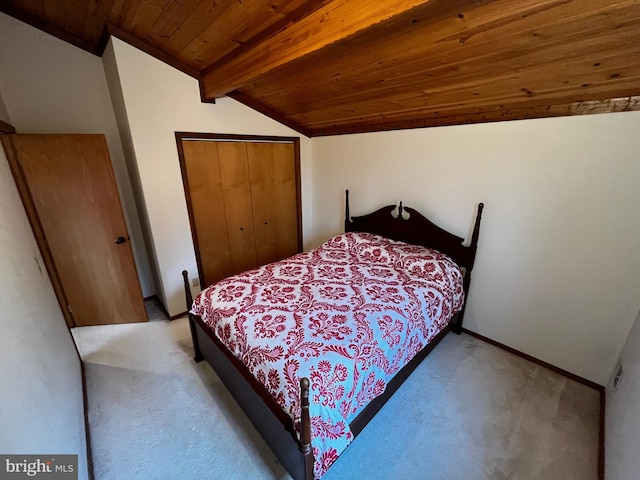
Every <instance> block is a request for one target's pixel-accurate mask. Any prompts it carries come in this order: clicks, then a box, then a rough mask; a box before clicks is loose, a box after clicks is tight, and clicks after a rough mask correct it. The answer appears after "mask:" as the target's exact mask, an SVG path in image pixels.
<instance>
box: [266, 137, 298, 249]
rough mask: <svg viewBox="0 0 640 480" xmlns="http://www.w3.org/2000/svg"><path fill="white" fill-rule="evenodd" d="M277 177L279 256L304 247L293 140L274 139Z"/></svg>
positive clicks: (275, 200)
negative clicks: (300, 230)
mask: <svg viewBox="0 0 640 480" xmlns="http://www.w3.org/2000/svg"><path fill="white" fill-rule="evenodd" d="M272 148H273V181H274V203H275V210H276V218H277V220H276V224H277V229H276V233H277V239H278V240H277V245H278V251H277V257H278V258H286V257H290V256H291V255H295V254H296V253H298V252H299V251H300V247H301V245H300V242H299V228H298V227H299V226H298V221H299V220H298V218H299V217H298V193H297V184H298V179H297V177H296V162H295V149H294V145H293V144H292V143H274V144H272Z"/></svg>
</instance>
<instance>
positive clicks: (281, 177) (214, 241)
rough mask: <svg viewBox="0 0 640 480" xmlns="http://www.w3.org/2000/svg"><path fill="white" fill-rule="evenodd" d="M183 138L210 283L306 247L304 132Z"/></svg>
mask: <svg viewBox="0 0 640 480" xmlns="http://www.w3.org/2000/svg"><path fill="white" fill-rule="evenodd" d="M176 138H177V142H178V150H179V154H180V167H181V170H182V179H183V184H184V189H185V196H186V200H187V207H188V210H189V220H190V223H191V232H192V235H193V241H194V247H195V250H196V258H197V262H198V272H199V275H200V283H201V285H202V287H203V288H204V287H206V286H208V285H211V284H212V283H214V282H217V281H218V280H221V279H223V278H225V277H228V276H230V275H235V274H237V273H240V272H243V271H245V270H249V269H251V268H255V267H257V266H260V265H264V264H267V263H270V262H273V261H276V260H281V259H283V258H286V257H289V256H291V255H294V254H296V253H298V252H300V251H301V248H302V241H301V240H302V234H301V221H300V218H301V213H300V203H301V202H300V160H299V143H298V142H299V141H298V139H297V138H289V137H285V138H283V137H254V136H252V137H247V136H224V137H222V136H217V135H203V134H197V135H194V134H182V133H177V134H176Z"/></svg>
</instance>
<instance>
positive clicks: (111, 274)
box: [2, 135, 147, 326]
mask: <svg viewBox="0 0 640 480" xmlns="http://www.w3.org/2000/svg"><path fill="white" fill-rule="evenodd" d="M2 143H3V145H4V147H5V151H6V152H7V157H8V159H9V163H10V165H11V169H12V171H13V174H14V177H15V178H16V183H17V184H18V188H19V190H20V194H21V196H22V199H23V202H24V204H25V208H26V209H27V213H28V215H29V219H30V221H31V224H32V227H33V228H34V232H35V234H36V239H37V240H38V245H39V246H40V250H41V251H42V254H43V258H44V259H45V262H46V263H47V269H48V271H49V275H50V276H51V277H52V283H53V284H54V289H55V290H56V295H57V296H58V300H59V301H60V303H61V306H62V309H63V312H64V313H65V317H66V318H67V321H68V322H69V323H70V326H84V325H102V324H113V323H130V322H143V321H146V320H147V315H146V312H145V308H144V303H143V299H142V292H141V289H140V284H139V281H138V275H137V272H136V267H135V264H134V261H133V254H132V252H131V247H130V244H129V241H128V238H129V236H128V233H127V229H126V225H125V222H124V217H123V213H122V208H121V205H120V199H119V197H118V191H117V188H116V184H115V180H114V176H113V170H112V167H111V160H110V158H109V152H108V149H107V144H106V141H105V138H104V136H103V135H7V136H4V137H3V139H2Z"/></svg>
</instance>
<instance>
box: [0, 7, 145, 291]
mask: <svg viewBox="0 0 640 480" xmlns="http://www.w3.org/2000/svg"><path fill="white" fill-rule="evenodd" d="M0 92H1V93H2V96H3V98H4V103H5V105H6V110H7V111H8V115H9V116H10V117H11V120H12V124H13V126H14V127H16V129H17V131H18V133H102V134H104V135H105V136H106V139H107V144H108V146H109V153H110V154H111V160H112V163H113V167H114V174H115V177H116V182H117V184H118V190H119V192H120V198H121V201H122V207H123V210H124V214H125V220H126V222H127V226H128V229H129V235H130V236H131V245H132V249H133V254H134V259H135V262H136V267H137V269H138V275H139V278H140V286H141V287H142V292H143V295H144V296H150V295H153V294H154V293H155V287H154V285H153V280H152V277H151V272H150V267H149V260H148V258H147V254H146V249H145V246H144V241H143V237H142V231H141V228H140V222H139V219H138V213H137V210H136V205H135V202H134V198H133V193H132V190H131V185H130V183H129V176H128V173H127V170H126V165H125V162H124V154H123V150H122V145H121V143H120V138H119V135H118V129H117V124H116V120H115V116H114V113H113V107H112V105H111V99H110V96H109V90H108V88H107V82H106V80H105V76H104V71H103V68H102V61H101V59H100V58H98V57H96V56H94V55H91V54H89V53H87V52H85V51H83V50H81V49H79V48H77V47H74V46H72V45H70V44H68V43H65V42H63V41H62V40H58V39H57V38H55V37H53V36H51V35H48V34H46V33H44V32H41V31H39V30H37V29H35V28H33V27H31V26H29V25H27V24H25V23H22V22H20V21H18V20H16V19H14V18H12V17H9V16H8V15H5V14H3V13H0Z"/></svg>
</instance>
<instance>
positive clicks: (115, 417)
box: [73, 318, 599, 480]
mask: <svg viewBox="0 0 640 480" xmlns="http://www.w3.org/2000/svg"><path fill="white" fill-rule="evenodd" d="M73 335H74V338H75V339H76V342H77V344H78V348H79V350H80V353H81V355H82V358H83V360H84V362H85V369H86V378H87V392H88V399H89V421H90V433H91V443H92V449H93V461H94V470H95V478H96V480H121V479H125V480H134V479H135V480H138V479H139V480H153V479H167V480H169V479H171V480H174V479H203V480H204V479H288V478H290V477H289V475H288V474H287V473H286V471H285V470H284V468H283V467H282V466H281V465H280V464H279V463H278V461H277V460H276V458H275V456H274V455H273V454H272V453H271V451H270V450H269V448H268V447H267V446H266V444H265V443H264V441H263V440H262V438H261V437H260V436H259V434H258V433H257V432H256V431H255V430H254V429H253V427H252V426H251V423H250V422H249V421H248V420H247V419H246V417H245V416H244V414H243V413H242V411H241V410H240V409H239V407H238V406H237V405H236V403H235V402H234V400H233V398H232V397H231V396H230V395H229V394H228V392H227V391H226V389H225V387H224V385H223V384H222V383H221V382H220V380H219V379H218V378H217V376H216V374H215V373H214V372H213V370H212V369H211V367H210V366H209V365H208V364H207V363H206V362H202V363H200V364H196V363H194V362H193V360H192V356H193V352H192V347H191V343H190V335H189V328H188V323H187V319H186V318H181V319H178V320H174V321H172V322H168V321H154V322H149V323H143V324H122V325H107V326H97V327H80V328H76V329H74V330H73ZM598 425H599V394H598V392H596V391H595V390H593V389H591V388H589V387H586V386H584V385H582V384H579V383H576V382H574V381H571V380H569V379H567V378H565V377H562V376H560V375H558V374H556V373H553V372H551V371H549V370H546V369H544V368H541V367H539V366H537V365H535V364H533V363H530V362H528V361H526V360H523V359H521V358H519V357H517V356H514V355H512V354H509V353H507V352H505V351H503V350H501V349H498V348H496V347H494V346H491V345H488V344H486V343H485V342H482V341H481V340H478V339H476V338H473V337H471V336H469V335H466V334H462V335H461V336H457V335H454V334H449V335H447V336H446V337H445V338H444V340H443V341H442V342H441V343H440V345H438V346H437V347H436V348H435V350H434V351H433V352H432V353H431V354H430V355H429V357H428V358H427V359H426V360H425V361H424V362H423V363H422V364H421V365H420V366H419V367H418V369H417V370H416V371H415V372H414V373H413V374H412V375H411V377H410V378H409V379H408V380H407V381H406V382H405V384H404V385H403V386H402V387H401V388H400V390H399V391H398V392H397V393H396V394H395V395H394V396H393V398H392V399H391V400H390V401H389V402H388V403H387V405H386V406H385V407H384V408H383V409H382V410H381V411H380V412H379V413H378V415H377V416H376V417H375V418H374V420H373V421H372V422H371V423H370V424H369V425H368V426H367V428H365V430H364V431H363V432H362V433H361V434H360V435H359V436H358V438H356V439H355V441H354V442H353V443H352V445H351V446H350V447H349V448H348V449H347V450H346V451H345V452H344V454H343V455H342V456H341V457H340V458H339V459H338V461H337V462H336V463H335V464H334V465H333V466H332V468H331V469H330V471H329V473H328V474H327V475H326V476H325V477H324V478H325V479H326V480H338V479H340V480H342V479H438V480H440V479H442V480H456V479H460V480H463V479H464V480H470V479H473V480H475V479H478V480H482V479H519V480H522V479H550V480H555V479H558V480H571V479H576V480H590V479H594V480H595V479H597V478H598V476H597V463H598Z"/></svg>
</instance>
